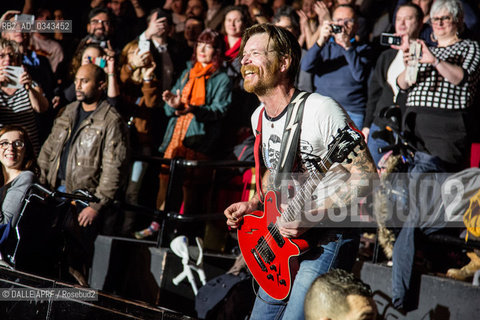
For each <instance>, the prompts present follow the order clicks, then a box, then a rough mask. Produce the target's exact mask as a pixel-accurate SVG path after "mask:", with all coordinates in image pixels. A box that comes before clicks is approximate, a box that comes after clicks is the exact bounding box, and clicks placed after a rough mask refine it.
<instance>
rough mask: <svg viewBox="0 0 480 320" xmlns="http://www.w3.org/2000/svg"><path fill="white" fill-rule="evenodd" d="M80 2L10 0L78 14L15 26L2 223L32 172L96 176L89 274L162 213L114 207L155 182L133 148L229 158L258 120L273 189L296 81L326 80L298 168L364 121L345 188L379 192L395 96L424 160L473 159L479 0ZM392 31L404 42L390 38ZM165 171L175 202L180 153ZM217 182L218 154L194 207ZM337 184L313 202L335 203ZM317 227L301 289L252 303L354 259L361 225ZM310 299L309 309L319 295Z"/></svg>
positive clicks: (5, 37)
mask: <svg viewBox="0 0 480 320" xmlns="http://www.w3.org/2000/svg"><path fill="white" fill-rule="evenodd" d="M74 2H75V1H74ZM78 2H79V3H78V4H77V3H76V2H75V3H73V4H68V7H67V6H66V5H65V4H63V3H61V2H59V1H48V0H45V1H35V0H25V2H24V4H23V5H22V6H20V7H15V5H12V7H8V8H2V6H3V5H0V9H2V10H3V11H2V12H0V13H1V18H0V21H12V22H15V21H21V19H22V15H34V17H35V18H34V19H35V20H37V21H42V20H55V21H56V22H58V23H62V22H65V21H70V20H71V21H72V25H73V32H71V33H62V32H60V30H57V32H52V33H45V32H40V30H37V31H36V32H26V31H25V30H22V29H21V27H18V28H17V29H15V30H4V29H2V33H1V38H0V162H1V164H2V172H1V173H0V191H1V193H0V195H1V200H0V203H1V210H0V223H1V224H10V225H11V226H12V227H15V225H16V222H17V219H18V216H19V214H20V210H21V200H20V199H22V198H23V197H24V196H25V194H26V192H27V190H28V188H29V186H30V185H31V184H32V183H35V182H39V183H41V184H42V185H44V186H45V187H47V188H49V189H50V190H58V191H60V192H66V193H72V192H74V191H75V190H78V189H86V190H88V191H89V192H90V193H91V194H93V195H94V196H95V197H96V198H97V199H98V202H91V203H87V204H86V206H80V205H77V208H76V213H75V219H74V220H75V221H74V224H75V228H76V233H77V234H78V236H76V237H75V239H81V240H80V243H83V244H81V245H80V246H81V247H82V248H85V249H84V252H83V255H81V258H80V260H81V263H80V264H75V263H73V262H72V265H71V267H72V268H71V269H70V271H71V274H72V276H74V277H75V279H76V280H77V281H78V282H80V283H81V284H86V280H85V279H86V276H87V272H88V267H89V265H90V263H91V261H90V260H91V254H92V250H93V247H92V246H93V239H94V237H95V235H97V234H98V233H103V234H107V235H114V234H121V235H124V236H133V235H135V237H137V238H145V237H148V236H150V235H152V233H153V232H154V231H155V230H157V229H158V222H157V221H153V222H152V224H151V225H150V226H149V227H148V228H147V229H145V230H141V231H140V229H141V228H139V224H138V219H137V215H136V213H135V212H133V211H128V210H125V212H124V215H123V217H122V219H123V221H120V222H118V221H117V220H118V219H117V218H118V217H117V211H118V208H115V203H116V202H117V201H125V202H127V203H130V204H139V203H140V193H141V188H142V186H144V184H145V183H151V182H152V179H151V178H150V177H149V176H148V175H147V173H148V172H151V171H149V170H151V168H149V164H148V163H147V162H145V161H141V160H134V159H132V158H133V157H132V156H161V157H164V158H166V159H174V158H178V157H180V158H184V159H187V160H214V159H232V158H233V157H235V156H234V153H233V150H234V148H235V146H238V145H245V146H247V145H248V146H251V147H252V148H249V149H248V150H251V153H252V154H253V153H254V151H253V150H254V149H255V148H257V147H255V148H253V143H254V141H255V139H253V138H252V136H257V140H258V139H261V141H257V143H256V146H258V145H260V146H261V148H262V151H261V156H260V157H261V158H263V162H264V165H265V166H266V168H267V173H266V175H265V176H264V178H263V181H265V183H263V182H262V185H264V189H265V190H269V189H270V187H269V185H271V183H272V182H273V184H275V183H276V182H275V179H276V178H275V175H276V174H280V173H281V171H282V170H284V167H285V166H284V163H285V158H287V161H286V162H288V161H289V160H288V157H286V151H285V146H284V144H283V143H282V140H284V138H285V133H284V131H290V128H292V127H288V128H289V129H288V130H286V129H285V128H286V126H287V122H288V121H289V120H290V117H291V115H290V114H288V115H287V109H288V108H287V106H288V105H289V104H290V103H291V101H293V99H294V98H295V97H296V96H297V95H298V92H299V91H306V92H309V93H313V94H312V95H310V96H308V97H307V98H305V101H304V102H303V103H304V107H303V106H302V112H303V110H304V113H303V122H300V123H301V126H299V127H301V128H302V130H301V132H298V134H297V133H295V134H297V135H296V137H297V138H298V139H300V142H299V144H298V146H299V147H298V149H299V150H300V153H299V154H298V155H297V156H293V157H292V158H298V159H297V160H301V163H302V165H295V166H293V164H291V165H290V169H292V168H293V167H294V168H295V170H297V171H300V172H302V173H305V172H309V171H311V170H314V168H315V166H313V165H311V164H310V163H309V161H311V159H321V158H322V157H324V156H325V155H326V153H327V151H328V150H327V148H328V146H329V145H330V144H331V138H332V137H334V136H335V135H336V132H337V130H342V129H343V128H344V127H345V126H347V125H350V126H352V127H355V128H356V130H357V131H358V132H361V133H362V134H363V137H364V140H363V142H362V145H365V146H366V148H363V149H361V148H360V149H359V150H356V151H355V152H356V157H355V159H354V161H353V162H349V163H347V162H345V163H342V166H343V170H344V171H345V172H347V173H350V174H351V175H355V176H356V178H357V180H353V179H352V180H351V181H350V182H351V183H350V187H351V188H352V189H351V190H349V192H356V194H357V196H358V195H364V193H365V192H367V190H364V189H363V188H362V187H361V186H360V185H356V184H355V181H357V182H358V181H359V180H361V179H358V177H359V176H360V177H364V178H365V179H368V178H371V175H372V174H375V173H376V170H375V167H376V166H377V167H380V166H381V164H382V157H384V154H382V153H380V152H379V147H387V148H388V146H390V145H391V144H392V143H394V135H392V133H391V132H390V131H388V130H385V119H384V114H385V110H387V109H388V108H390V109H391V108H395V109H398V110H399V112H400V114H401V121H400V122H401V123H400V130H402V131H404V134H405V137H407V138H408V140H409V143H410V145H411V146H412V147H413V149H414V150H415V151H416V154H415V158H416V157H417V155H418V156H423V157H422V161H428V162H429V166H428V168H429V169H428V170H429V172H432V171H435V172H451V173H452V172H459V171H461V170H464V169H466V168H468V167H469V166H470V146H471V144H472V143H473V142H475V141H478V138H479V132H477V131H476V130H475V129H476V126H475V119H476V116H477V112H478V111H477V110H476V109H477V107H476V105H477V104H478V101H479V99H478V94H477V88H478V86H479V79H480V47H479V44H478V42H477V40H479V39H480V32H479V30H480V28H479V26H480V20H479V19H480V15H479V12H480V7H479V5H478V3H477V2H476V1H468V0H413V1H411V2H407V1H405V0H398V1H397V0H391V1H374V0H363V1H353V0H318V1H314V0H298V1H288V0H274V1H262V0H236V1H231V3H228V2H224V1H218V0H208V1H204V0H166V1H165V2H162V3H161V6H159V3H157V2H154V1H147V0H144V1H141V0H92V1H89V2H87V3H86V4H85V3H83V2H82V1H78ZM72 8H74V9H76V10H72ZM23 18H25V16H23ZM383 33H389V34H391V35H390V36H389V37H390V39H392V38H393V39H397V40H398V42H397V43H386V45H383V46H382V45H381V38H382V34H383ZM415 48H416V49H415ZM297 49H298V51H297ZM414 50H417V52H415V51H414ZM259 105H261V107H264V108H265V109H264V111H263V110H262V111H261V109H262V108H257V107H258V106H259ZM303 108H304V109H303ZM252 115H253V116H252ZM262 119H263V120H262ZM262 121H263V127H262V126H261V124H262ZM258 124H259V125H260V126H257V125H258ZM293 127H296V126H295V125H294V126H293ZM255 128H257V130H255ZM258 128H263V129H260V130H258ZM292 130H296V129H292ZM260 133H262V134H260ZM292 134H293V131H292ZM258 137H261V138H258ZM294 145H295V146H296V145H297V144H294ZM367 150H369V151H370V152H368V151H367ZM295 152H296V151H295ZM295 152H294V153H293V154H294V155H295V154H296V153H295ZM260 157H259V158H260ZM383 160H385V159H383ZM292 161H293V160H292ZM157 169H158V170H157V171H156V174H157V175H158V179H156V180H155V182H154V183H155V186H154V187H151V189H152V188H153V189H155V190H157V189H158V192H157V196H156V197H155V199H154V200H153V201H152V202H151V203H152V206H153V207H154V209H157V210H162V209H163V208H164V206H165V197H166V192H167V188H168V184H169V167H168V166H167V165H162V166H161V167H159V168H157ZM257 174H258V172H257ZM212 181H213V177H212V171H211V170H209V169H207V168H197V169H188V170H187V171H186V173H185V179H184V181H183V188H182V189H183V205H182V209H181V210H182V212H183V213H186V214H190V213H194V212H199V211H200V212H204V211H205V210H207V208H208V207H209V204H208V203H206V202H207V201H208V196H209V187H208V186H209V184H211V183H212ZM257 182H259V180H257ZM258 184H259V183H257V188H258ZM353 189H355V191H353ZM257 190H258V191H259V192H257V195H256V196H255V197H253V198H252V199H250V200H249V201H248V202H239V203H235V204H233V205H232V206H230V207H228V208H227V209H226V211H225V215H226V217H227V224H228V225H229V226H230V227H232V228H237V227H239V225H240V222H241V221H242V217H243V215H245V214H247V213H250V212H251V211H254V210H256V209H258V208H260V207H261V202H262V198H261V197H260V194H261V188H260V189H257ZM342 196H344V197H345V199H347V198H348V199H349V198H350V196H349V195H348V194H345V195H342ZM330 200H331V199H327V200H325V201H324V202H323V203H321V204H319V205H318V207H317V208H316V209H317V210H320V209H319V208H325V207H326V206H327V205H328V206H331V207H335V206H336V205H337V204H336V203H335V202H334V201H333V200H332V201H330ZM153 203H154V204H153ZM319 203H320V202H319ZM144 227H146V226H145V225H143V226H142V228H144ZM279 230H280V231H279V232H280V233H281V234H282V236H284V237H286V238H292V237H293V238H295V237H298V236H300V235H301V234H303V233H305V234H311V233H312V232H311V230H308V231H307V230H306V229H305V228H303V227H300V226H298V225H291V224H289V223H287V224H285V225H282V226H281V227H280V228H279ZM135 231H139V232H136V233H134V232H135ZM314 238H315V241H317V242H318V243H319V245H318V248H317V249H318V250H312V251H311V252H310V253H309V257H310V258H305V260H303V261H302V263H301V267H300V271H299V273H298V275H297V279H300V280H296V282H295V284H294V288H293V291H292V294H291V295H290V301H291V302H292V303H288V304H275V302H274V301H273V302H271V301H270V300H272V299H271V297H269V296H268V295H267V294H265V292H263V291H260V293H259V296H258V298H257V301H256V303H255V307H254V310H253V313H252V319H254V318H255V317H258V318H264V317H265V316H266V315H269V314H272V315H273V314H275V313H285V317H284V319H286V318H288V317H289V316H290V317H291V318H292V319H299V318H301V317H303V316H304V311H303V303H299V302H298V301H302V302H303V301H304V300H305V296H306V295H307V291H308V289H309V288H310V285H311V284H312V283H314V281H315V278H316V277H317V276H319V275H321V274H324V273H326V272H327V271H328V270H329V269H330V268H332V267H338V268H342V269H347V270H349V269H351V267H352V265H353V262H354V261H355V259H354V258H355V256H356V252H357V251H358V245H359V244H358V242H359V234H357V233H355V232H352V231H351V230H348V231H345V230H343V231H341V230H335V232H332V233H331V234H328V235H325V236H324V237H315V236H314ZM320 238H321V239H320ZM315 252H316V253H317V255H315ZM472 261H473V259H472ZM475 261H476V260H475ZM478 267H479V268H480V266H478ZM470 269H472V268H470ZM473 269H474V268H473ZM315 283H317V282H315ZM315 283H314V287H315ZM312 290H316V289H312ZM358 290H360V291H361V292H364V291H365V290H364V289H362V288H360V289H358ZM362 290H363V291H362ZM360 291H359V292H360ZM307 296H308V295H307ZM398 298H399V299H403V297H398ZM402 301H403V300H402ZM400 305H401V303H400ZM305 308H306V309H305V312H306V313H305V315H307V318H308V314H309V313H310V312H313V311H308V310H309V309H307V307H305ZM309 308H310V309H312V310H313V309H314V308H316V306H315V305H312V306H311V307H309ZM299 315H301V316H299ZM312 319H313V318H312Z"/></svg>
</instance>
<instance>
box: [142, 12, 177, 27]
mask: <svg viewBox="0 0 480 320" xmlns="http://www.w3.org/2000/svg"><path fill="white" fill-rule="evenodd" d="M155 13H157V19H159V18H163V17H165V18H167V23H168V25H169V26H171V25H173V19H172V14H171V13H170V12H167V11H165V10H163V9H161V8H154V9H152V10H151V11H150V13H149V14H148V16H147V25H148V24H149V23H150V20H152V17H153V15H154V14H155Z"/></svg>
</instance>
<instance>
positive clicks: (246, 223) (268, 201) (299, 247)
mask: <svg viewBox="0 0 480 320" xmlns="http://www.w3.org/2000/svg"><path fill="white" fill-rule="evenodd" d="M362 139H363V137H362V136H361V134H359V133H358V132H357V131H355V130H353V129H352V128H350V127H349V126H347V127H345V129H343V130H339V132H338V134H337V136H336V137H335V138H334V140H333V141H332V142H331V143H330V144H329V145H328V153H327V155H326V156H325V158H324V159H323V160H321V161H320V162H319V163H317V164H316V165H315V167H316V168H317V170H318V171H314V172H313V173H312V174H311V175H310V176H309V177H308V179H307V180H306V181H305V183H304V184H303V186H302V187H301V188H300V190H299V191H298V192H297V194H296V195H295V196H294V197H293V198H292V199H291V200H290V201H289V202H288V207H287V209H286V210H285V211H284V212H282V211H281V210H280V209H279V203H278V199H277V198H278V194H277V192H276V191H268V192H267V193H266V195H265V202H264V211H255V212H252V213H250V214H247V215H245V216H244V217H243V223H242V225H241V226H240V227H239V228H238V231H237V234H238V242H239V245H240V250H241V251H242V255H243V257H244V259H245V262H246V263H247V266H248V268H249V269H250V271H251V273H252V275H253V277H254V278H255V280H256V281H257V282H258V284H259V285H260V286H261V287H262V288H263V290H265V292H266V293H267V294H268V295H270V296H271V297H272V298H274V299H277V300H283V299H285V298H287V297H288V295H289V294H290V290H291V287H292V284H293V280H294V278H295V275H296V273H297V270H298V259H297V257H298V256H299V255H300V254H301V253H302V252H304V251H306V250H307V249H308V243H307V241H306V240H304V239H301V238H297V239H287V238H284V237H282V236H281V235H280V232H279V230H278V228H277V224H276V221H277V219H278V218H279V217H283V220H284V221H294V220H295V218H296V217H297V214H299V213H300V212H301V210H302V208H303V206H304V204H305V202H306V201H310V199H311V196H312V193H313V191H314V190H315V188H316V186H317V185H318V182H319V181H320V180H321V179H322V178H323V176H324V174H325V173H326V172H327V171H328V170H329V169H330V167H331V166H332V164H334V163H336V162H339V163H340V162H343V161H344V160H345V159H347V158H348V156H349V154H350V153H352V152H353V149H354V148H355V146H357V145H358V144H359V143H360V141H361V140H362ZM354 155H356V154H354ZM350 161H351V159H350Z"/></svg>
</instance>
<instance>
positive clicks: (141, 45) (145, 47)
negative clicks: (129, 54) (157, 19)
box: [138, 40, 150, 56]
mask: <svg viewBox="0 0 480 320" xmlns="http://www.w3.org/2000/svg"><path fill="white" fill-rule="evenodd" d="M138 49H139V51H138V54H139V55H140V56H141V55H142V54H144V53H145V52H149V51H150V41H148V40H139V41H138Z"/></svg>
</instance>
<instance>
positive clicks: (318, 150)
mask: <svg viewBox="0 0 480 320" xmlns="http://www.w3.org/2000/svg"><path fill="white" fill-rule="evenodd" d="M262 108H263V104H262V105H260V106H259V107H258V108H257V109H256V110H255V112H254V113H253V115H252V128H253V131H254V132H255V129H256V128H257V124H258V115H259V114H260V111H261V109H262ZM286 110H287V108H285V110H284V111H283V112H282V113H281V114H280V115H278V116H277V117H275V118H273V119H269V118H268V117H267V116H266V112H264V113H263V120H262V155H263V159H264V161H265V165H266V167H267V168H268V169H269V170H270V171H271V172H275V171H276V166H277V163H278V161H279V157H280V145H281V142H282V141H281V140H282V137H283V131H284V127H285V121H286V118H287V112H286ZM348 123H351V120H350V118H349V117H348V115H347V113H346V112H345V110H344V109H343V108H342V107H340V105H339V104H338V103H337V102H335V101H334V100H333V99H331V98H329V97H325V96H322V95H320V94H318V93H312V94H311V95H310V96H309V97H308V98H307V101H306V102H305V108H304V112H303V120H302V128H301V133H300V143H299V148H300V154H301V157H302V169H300V170H297V171H301V172H304V171H305V168H308V169H309V170H310V169H311V168H312V164H311V163H310V162H309V161H307V159H312V158H315V159H318V158H323V157H325V155H326V154H327V152H328V150H327V148H328V145H329V144H330V143H331V142H332V141H333V138H334V137H335V136H336V135H337V133H338V130H342V129H344V128H345V126H346V125H347V124H348Z"/></svg>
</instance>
